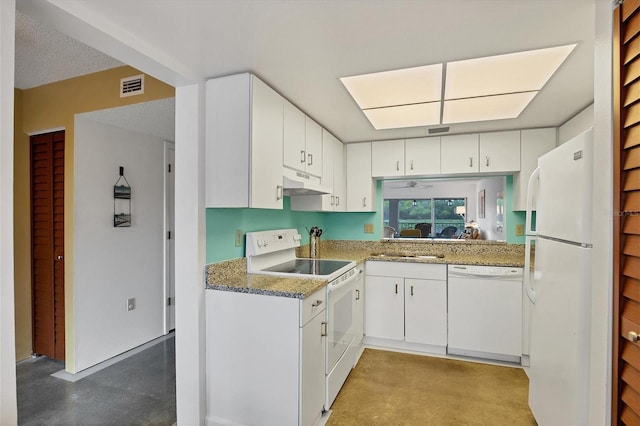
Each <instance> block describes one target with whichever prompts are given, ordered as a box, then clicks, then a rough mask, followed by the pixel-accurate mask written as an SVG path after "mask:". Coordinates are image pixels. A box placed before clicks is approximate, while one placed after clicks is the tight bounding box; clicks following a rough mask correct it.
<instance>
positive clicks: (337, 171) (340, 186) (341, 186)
mask: <svg viewBox="0 0 640 426" xmlns="http://www.w3.org/2000/svg"><path fill="white" fill-rule="evenodd" d="M333 146H334V149H333V155H334V157H333V193H334V195H335V206H334V209H333V210H334V211H337V212H346V211H347V180H346V171H345V164H344V145H343V144H342V142H340V141H339V140H338V139H335V138H334V142H333Z"/></svg>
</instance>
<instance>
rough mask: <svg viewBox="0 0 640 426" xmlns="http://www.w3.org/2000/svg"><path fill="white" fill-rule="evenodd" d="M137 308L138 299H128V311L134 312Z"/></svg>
mask: <svg viewBox="0 0 640 426" xmlns="http://www.w3.org/2000/svg"><path fill="white" fill-rule="evenodd" d="M135 308H136V298H135V297H132V298H131V299H127V311H133V310H134V309H135Z"/></svg>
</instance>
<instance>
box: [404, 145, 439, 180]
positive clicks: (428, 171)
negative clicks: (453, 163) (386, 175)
mask: <svg viewBox="0 0 640 426" xmlns="http://www.w3.org/2000/svg"><path fill="white" fill-rule="evenodd" d="M404 155H405V165H404V171H405V174H406V175H407V176H410V175H437V174H440V137H439V136H438V137H434V138H416V139H407V140H405V142H404Z"/></svg>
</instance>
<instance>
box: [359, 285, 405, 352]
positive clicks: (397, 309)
mask: <svg viewBox="0 0 640 426" xmlns="http://www.w3.org/2000/svg"><path fill="white" fill-rule="evenodd" d="M403 289H404V279H403V278H393V277H377V276H371V275H368V276H367V277H366V281H365V293H366V295H367V303H366V304H365V316H364V318H365V335H367V336H369V337H377V338H382V339H394V340H403V339H404V294H403V293H404V290H403Z"/></svg>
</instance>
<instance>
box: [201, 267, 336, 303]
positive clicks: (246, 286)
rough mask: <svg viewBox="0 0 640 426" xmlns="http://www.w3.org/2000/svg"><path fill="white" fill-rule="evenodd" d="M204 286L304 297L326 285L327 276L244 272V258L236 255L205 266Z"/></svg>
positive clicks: (245, 268)
mask: <svg viewBox="0 0 640 426" xmlns="http://www.w3.org/2000/svg"><path fill="white" fill-rule="evenodd" d="M205 275H206V276H205V282H206V288H207V289H210V290H222V291H233V292H237V293H251V294H263V295H267V296H280V297H292V298H296V299H304V298H305V297H307V296H310V295H312V294H313V293H315V292H316V291H317V290H319V289H321V288H322V287H324V286H326V285H327V280H324V279H314V278H297V277H281V276H275V275H262V274H249V273H247V259H246V258H244V257H243V258H240V259H234V260H227V261H223V262H219V263H212V264H209V265H207V266H206V272H205Z"/></svg>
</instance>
